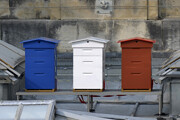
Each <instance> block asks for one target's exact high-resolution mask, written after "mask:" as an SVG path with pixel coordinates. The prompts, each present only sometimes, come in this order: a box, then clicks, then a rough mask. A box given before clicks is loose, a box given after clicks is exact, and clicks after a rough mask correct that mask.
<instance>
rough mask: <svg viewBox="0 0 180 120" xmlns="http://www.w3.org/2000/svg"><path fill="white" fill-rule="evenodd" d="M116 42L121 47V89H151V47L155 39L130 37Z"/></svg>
mask: <svg viewBox="0 0 180 120" xmlns="http://www.w3.org/2000/svg"><path fill="white" fill-rule="evenodd" d="M118 43H121V47H122V91H135V90H137V91H139V90H143V91H151V89H152V80H151V48H152V47H153V43H155V41H153V40H150V39H144V38H132V39H128V40H122V41H118Z"/></svg>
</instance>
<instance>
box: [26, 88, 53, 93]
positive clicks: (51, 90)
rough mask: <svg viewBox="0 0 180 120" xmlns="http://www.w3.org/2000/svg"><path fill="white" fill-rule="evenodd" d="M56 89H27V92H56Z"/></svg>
mask: <svg viewBox="0 0 180 120" xmlns="http://www.w3.org/2000/svg"><path fill="white" fill-rule="evenodd" d="M55 91H56V89H50V90H27V89H25V92H55Z"/></svg>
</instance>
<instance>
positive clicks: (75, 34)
mask: <svg viewBox="0 0 180 120" xmlns="http://www.w3.org/2000/svg"><path fill="white" fill-rule="evenodd" d="M179 25H180V21H178V20H163V21H162V20H159V21H157V20H156V21H154V20H151V21H150V20H103V21H99V20H61V21H59V20H1V21H0V39H2V40H4V41H6V42H8V43H10V44H13V45H15V46H17V47H19V48H23V47H22V45H21V44H20V43H19V42H20V41H23V40H26V39H32V38H37V37H50V38H55V39H59V40H61V42H60V44H59V46H58V51H59V52H72V48H71V44H69V43H68V42H69V41H71V40H75V39H80V38H85V37H89V36H94V37H99V38H104V39H108V40H110V42H109V43H108V44H107V48H106V51H107V52H120V51H121V49H120V46H119V44H117V41H118V40H122V39H128V38H132V37H137V36H138V37H145V38H150V39H154V40H156V43H155V44H154V47H153V51H155V52H156V51H171V50H177V49H180V40H179V33H180V28H179Z"/></svg>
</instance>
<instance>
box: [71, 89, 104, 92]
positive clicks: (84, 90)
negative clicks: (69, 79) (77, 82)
mask: <svg viewBox="0 0 180 120" xmlns="http://www.w3.org/2000/svg"><path fill="white" fill-rule="evenodd" d="M73 92H103V89H73Z"/></svg>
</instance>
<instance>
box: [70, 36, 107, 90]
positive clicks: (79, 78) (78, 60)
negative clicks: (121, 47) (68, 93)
mask: <svg viewBox="0 0 180 120" xmlns="http://www.w3.org/2000/svg"><path fill="white" fill-rule="evenodd" d="M107 42H108V40H104V39H101V38H95V37H89V38H84V39H80V40H75V41H71V42H70V43H72V47H73V89H103V80H104V73H103V72H104V58H105V57H104V47H105V43H107Z"/></svg>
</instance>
